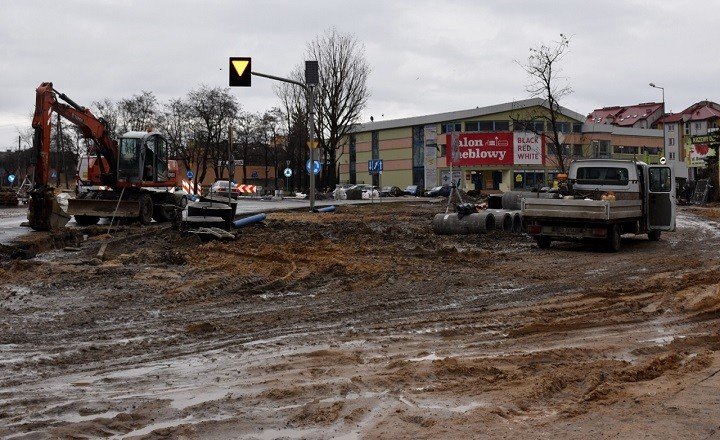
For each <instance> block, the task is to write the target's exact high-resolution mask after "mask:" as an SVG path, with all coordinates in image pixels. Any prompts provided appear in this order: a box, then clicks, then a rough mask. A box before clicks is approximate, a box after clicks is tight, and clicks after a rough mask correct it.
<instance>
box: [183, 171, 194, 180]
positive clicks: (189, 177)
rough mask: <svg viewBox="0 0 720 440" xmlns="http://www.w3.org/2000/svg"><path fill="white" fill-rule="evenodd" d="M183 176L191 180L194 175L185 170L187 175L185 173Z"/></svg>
mask: <svg viewBox="0 0 720 440" xmlns="http://www.w3.org/2000/svg"><path fill="white" fill-rule="evenodd" d="M185 175H186V176H187V178H188V179H192V178H193V177H195V174H194V173H193V172H192V171H190V170H187V173H185Z"/></svg>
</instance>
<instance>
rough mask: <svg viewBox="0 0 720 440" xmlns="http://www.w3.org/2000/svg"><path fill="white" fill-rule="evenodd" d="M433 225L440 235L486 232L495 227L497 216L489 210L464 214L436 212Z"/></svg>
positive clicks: (434, 230)
mask: <svg viewBox="0 0 720 440" xmlns="http://www.w3.org/2000/svg"><path fill="white" fill-rule="evenodd" d="M432 226H433V232H435V233H436V234H440V235H453V234H460V235H468V234H484V233H487V232H491V231H493V230H494V229H495V216H494V215H493V213H492V212H489V211H483V212H477V213H474V214H468V215H463V216H459V215H458V214H456V213H449V214H436V215H435V217H434V218H433V221H432Z"/></svg>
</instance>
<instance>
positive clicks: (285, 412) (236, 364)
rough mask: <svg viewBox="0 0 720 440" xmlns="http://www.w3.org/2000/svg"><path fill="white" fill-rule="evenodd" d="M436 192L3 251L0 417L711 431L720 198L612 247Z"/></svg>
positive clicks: (1, 425) (513, 433) (370, 433)
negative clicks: (443, 201) (654, 233)
mask: <svg viewBox="0 0 720 440" xmlns="http://www.w3.org/2000/svg"><path fill="white" fill-rule="evenodd" d="M438 210H439V205H430V204H424V203H408V204H392V205H390V204H387V205H382V206H377V205H376V206H372V207H371V206H347V207H343V208H342V209H341V210H339V211H338V212H336V213H334V214H309V213H300V212H285V213H275V214H271V215H269V216H268V220H267V221H265V222H264V224H262V225H256V226H252V227H247V228H245V229H243V230H242V234H241V235H240V237H239V238H238V239H237V240H236V241H234V242H229V243H219V242H211V243H206V244H203V243H200V242H199V241H198V240H197V239H195V238H183V237H179V236H178V233H177V232H175V231H173V230H172V229H169V228H167V227H159V226H153V227H150V228H146V229H138V228H135V227H132V226H130V227H125V228H124V229H122V230H119V231H116V232H114V233H113V234H112V236H108V235H106V234H105V233H106V232H107V231H106V230H104V228H89V229H85V230H71V231H67V232H65V233H63V234H55V235H53V236H41V235H38V234H34V235H33V236H32V237H31V238H29V239H26V243H25V244H26V248H27V247H28V246H30V247H33V248H34V249H36V250H37V251H39V252H40V253H39V254H38V256H37V257H35V258H32V259H28V260H10V259H9V255H7V254H2V253H0V437H2V438H22V439H45V438H98V437H110V438H150V439H159V438H188V439H194V438H224V439H233V438H248V439H274V438H291V439H297V438H303V439H304V438H308V439H316V438H344V439H353V438H371V439H375V438H392V439H416V438H447V439H457V438H509V439H510V438H512V439H515V438H577V439H580V438H583V439H584V438H624V439H637V438H689V439H690V438H691V439H713V438H716V439H717V438H720V374H719V373H718V372H719V371H720V355H719V353H720V338H719V337H718V334H719V330H720V287H719V285H718V282H719V281H720V275H718V274H719V269H720V247H719V244H720V225H718V221H720V210H718V209H717V208H693V209H688V208H685V209H683V210H682V211H681V212H680V214H679V218H678V231H677V232H675V233H672V234H664V235H663V237H662V240H661V241H660V242H649V241H648V240H647V239H646V238H644V237H638V238H634V237H624V238H623V243H622V245H623V249H622V251H621V252H620V253H618V254H611V253H605V252H598V251H596V250H595V249H594V248H593V247H592V246H588V245H582V244H569V243H568V244H553V247H552V248H551V249H549V250H540V249H538V248H537V246H536V245H535V244H534V242H533V241H532V240H531V239H530V238H528V237H527V236H523V235H510V234H506V233H493V234H488V235H480V236H453V237H447V236H435V235H433V234H431V233H430V221H431V219H432V216H433V214H435V213H436V212H438ZM83 234H85V235H88V238H87V240H83V239H84V237H82V235H83ZM102 243H108V245H107V250H106V252H105V254H104V256H103V258H102V259H100V258H97V252H98V249H99V247H100V246H101V244H102ZM63 246H72V247H76V248H78V249H79V251H76V252H68V251H63V250H53V249H54V248H62V247H63Z"/></svg>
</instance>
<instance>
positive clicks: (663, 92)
mask: <svg viewBox="0 0 720 440" xmlns="http://www.w3.org/2000/svg"><path fill="white" fill-rule="evenodd" d="M649 85H650V87H653V88H655V89H660V90H662V113H663V117H665V87H660V86H656V85H655V83H650V84H649ZM666 131H667V128H665V123H664V122H663V151H662V153H663V156H664V155H665V152H666V150H667V140H666V139H665V132H666Z"/></svg>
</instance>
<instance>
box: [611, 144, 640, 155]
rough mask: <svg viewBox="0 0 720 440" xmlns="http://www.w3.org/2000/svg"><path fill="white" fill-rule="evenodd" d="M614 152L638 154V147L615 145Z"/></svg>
mask: <svg viewBox="0 0 720 440" xmlns="http://www.w3.org/2000/svg"><path fill="white" fill-rule="evenodd" d="M613 153H615V154H637V153H638V147H625V146H622V145H613Z"/></svg>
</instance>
